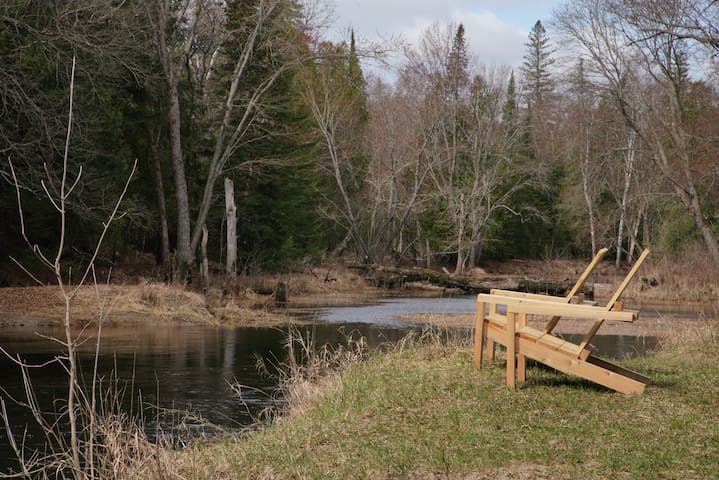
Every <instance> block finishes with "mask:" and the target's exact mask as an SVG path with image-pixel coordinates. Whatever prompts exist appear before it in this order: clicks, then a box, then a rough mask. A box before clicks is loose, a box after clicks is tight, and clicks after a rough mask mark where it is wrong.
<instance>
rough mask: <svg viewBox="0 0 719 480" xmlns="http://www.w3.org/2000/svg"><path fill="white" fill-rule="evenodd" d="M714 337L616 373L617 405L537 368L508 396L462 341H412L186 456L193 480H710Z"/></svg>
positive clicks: (684, 342)
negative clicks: (643, 386) (637, 387)
mask: <svg viewBox="0 0 719 480" xmlns="http://www.w3.org/2000/svg"><path fill="white" fill-rule="evenodd" d="M718 331H719V328H717V325H715V324H714V325H710V326H709V327H708V328H707V329H705V331H703V332H701V333H700V334H697V335H694V336H687V337H685V338H681V339H679V340H676V341H673V342H667V343H666V344H665V346H664V348H663V349H662V350H661V351H659V352H657V353H656V354H654V355H651V356H648V357H643V358H638V359H634V360H631V361H626V362H622V363H623V364H624V365H626V366H628V367H630V368H635V369H636V370H638V371H641V372H643V373H645V374H648V375H649V376H650V377H652V379H653V384H651V385H650V386H649V387H648V388H647V390H646V392H645V393H644V394H642V395H637V396H624V395H621V394H616V393H613V392H610V391H608V390H605V389H603V388H601V387H597V386H594V385H593V384H591V383H589V382H586V381H583V380H581V379H577V378H572V377H568V376H566V375H563V374H560V373H556V372H553V371H551V370H548V369H544V368H541V367H539V366H534V367H531V368H530V369H529V371H528V382H527V383H526V384H524V385H522V386H521V387H520V388H519V389H518V390H517V391H511V390H509V389H507V388H506V386H505V383H504V370H503V364H502V362H498V363H495V364H490V366H489V367H488V368H485V369H483V370H481V371H479V370H475V369H474V368H472V365H471V350H470V348H469V345H468V343H467V342H465V343H463V344H460V343H458V342H457V340H456V339H455V340H450V341H449V342H445V341H441V340H439V339H438V338H437V337H434V338H430V340H429V341H424V342H415V343H412V342H408V343H407V344H405V345H402V346H401V347H398V348H396V349H394V350H392V351H390V352H385V353H382V354H377V355H372V356H370V357H369V358H368V359H367V360H366V361H364V362H362V363H355V364H352V365H349V366H348V367H346V368H345V369H344V370H343V371H342V372H338V373H334V374H331V375H329V376H327V377H325V378H324V379H323V380H322V381H321V385H320V386H319V388H316V389H313V390H312V392H313V393H311V394H310V395H308V396H307V397H306V398H304V399H302V401H301V402H298V403H296V404H295V405H294V406H293V408H292V409H291V411H290V412H288V414H287V415H285V416H284V417H281V418H279V419H278V420H276V421H275V422H274V424H272V425H270V426H268V427H267V428H264V429H261V430H258V431H253V432H250V433H247V434H245V435H243V436H238V437H228V438H226V439H225V440H224V441H222V442H216V443H212V444H209V445H207V444H202V445H196V446H195V447H194V448H192V449H190V450H188V451H185V452H184V453H185V457H184V460H185V461H184V462H183V463H184V472H182V473H183V475H184V476H186V477H189V478H222V477H226V478H257V479H262V478H268V479H269V478H338V479H339V478H343V479H344V478H387V479H389V478H411V479H423V478H428V479H429V478H462V479H484V478H487V479H490V478H577V477H579V476H581V477H582V478H589V479H594V478H596V479H600V478H632V479H634V478H646V479H649V478H652V479H653V478H676V479H699V478H715V477H716V474H717V472H719V368H718V367H717V365H718V361H719V353H717V352H719V334H718V333H717V332H718Z"/></svg>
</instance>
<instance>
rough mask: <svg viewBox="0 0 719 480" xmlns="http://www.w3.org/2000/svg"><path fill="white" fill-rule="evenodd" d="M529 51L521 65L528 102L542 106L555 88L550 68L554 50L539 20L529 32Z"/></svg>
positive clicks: (527, 45) (530, 104) (529, 104)
mask: <svg viewBox="0 0 719 480" xmlns="http://www.w3.org/2000/svg"><path fill="white" fill-rule="evenodd" d="M525 46H526V47H527V51H526V52H525V54H524V57H523V58H524V62H523V63H522V66H521V67H520V70H521V72H522V75H524V83H525V85H526V87H527V88H526V92H527V104H528V106H529V107H530V108H531V106H532V105H538V106H541V105H542V104H543V103H544V101H545V100H547V97H548V95H549V94H551V92H552V89H553V81H552V74H551V73H550V71H549V68H550V67H551V66H552V65H553V64H554V62H555V59H554V58H552V54H553V53H554V50H553V49H552V48H551V46H550V43H549V37H548V36H547V32H546V30H545V29H544V26H543V25H542V22H541V20H537V23H535V24H534V27H532V30H531V31H530V32H529V40H528V42H527V43H525Z"/></svg>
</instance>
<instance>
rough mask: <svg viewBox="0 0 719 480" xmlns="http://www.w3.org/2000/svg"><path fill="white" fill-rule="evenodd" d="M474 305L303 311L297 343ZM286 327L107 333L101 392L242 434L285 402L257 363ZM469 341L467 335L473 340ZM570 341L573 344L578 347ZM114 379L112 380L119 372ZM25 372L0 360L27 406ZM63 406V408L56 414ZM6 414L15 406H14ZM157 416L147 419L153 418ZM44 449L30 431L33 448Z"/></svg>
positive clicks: (20, 420) (24, 415)
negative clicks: (108, 389)
mask: <svg viewBox="0 0 719 480" xmlns="http://www.w3.org/2000/svg"><path fill="white" fill-rule="evenodd" d="M475 305H476V304H475V297H460V298H455V299H449V298H440V299H437V298H434V299H429V298H413V299H390V300H388V301H386V302H382V303H380V304H377V305H371V306H362V307H335V308H323V309H315V310H311V311H305V312H304V314H303V315H304V316H305V317H307V316H309V317H311V318H313V319H314V321H315V323H314V324H313V325H310V326H304V327H302V329H301V334H302V335H303V336H304V337H305V338H312V339H313V340H314V342H315V343H316V344H318V345H322V344H325V343H329V344H333V345H337V344H341V343H344V342H345V341H346V338H347V336H348V335H354V336H355V338H357V337H358V336H363V337H365V338H366V340H367V344H368V345H369V346H378V345H382V344H387V343H389V344H392V343H396V342H397V341H398V340H400V339H401V338H403V337H404V336H405V335H406V334H407V333H408V332H409V331H410V330H411V329H412V328H415V327H411V326H409V325H407V324H405V323H403V322H401V321H400V320H398V317H399V316H401V315H408V314H414V313H440V314H447V315H451V314H469V313H472V312H473V311H474V309H475ZM286 331H287V329H286V328H216V327H199V326H172V325H161V326H154V327H148V326H142V325H140V326H133V327H132V328H122V327H114V328H112V329H106V330H105V332H104V333H103V341H102V343H101V349H100V351H101V354H100V358H99V370H100V372H101V375H102V377H103V382H104V385H108V384H109V383H110V381H111V376H112V375H115V376H116V377H117V378H118V379H119V383H120V384H121V385H123V384H126V385H127V386H128V390H131V391H132V392H134V394H130V392H129V391H128V393H127V395H126V398H125V401H124V408H126V409H128V410H129V409H130V408H132V409H134V410H135V411H137V405H138V400H137V399H138V395H139V394H141V397H142V401H143V406H147V405H152V406H159V407H161V408H171V409H178V410H190V411H193V412H197V413H200V414H201V415H202V416H203V417H204V418H205V419H206V420H207V421H208V422H211V423H213V424H217V425H221V426H223V427H224V428H230V429H232V428H240V427H242V426H246V425H248V424H250V423H252V422H253V421H254V420H255V419H256V418H257V417H258V416H259V415H260V412H261V411H262V410H263V409H265V408H266V407H268V406H272V405H277V404H278V403H279V402H281V399H278V398H276V397H275V395H274V390H275V387H276V383H275V382H276V380H275V378H272V377H268V376H266V375H263V374H261V373H260V372H259V370H258V368H257V362H258V359H264V360H265V362H266V363H268V364H278V363H281V362H283V361H284V360H285V358H286V357H285V356H286V350H285V348H284V343H285V340H286V337H287V333H286ZM41 333H42V334H43V335H45V336H49V337H53V336H54V337H57V338H62V337H63V336H64V333H63V332H62V330H61V329H52V328H47V327H45V328H44V329H43V330H42V331H41ZM470 333H471V332H470V331H469V330H467V334H470ZM570 339H572V340H574V341H577V339H576V338H571V337H570ZM593 343H594V344H595V346H596V347H597V349H598V352H599V353H600V354H602V355H607V356H612V357H620V358H623V357H626V356H628V355H633V354H637V353H643V352H645V351H647V350H651V349H653V348H654V347H655V343H656V339H652V338H651V337H640V338H637V337H630V336H598V337H595V339H594V342H593ZM0 345H2V347H3V348H4V349H5V350H6V351H8V352H9V353H10V354H13V355H14V354H20V355H21V356H22V358H23V359H24V360H25V361H26V362H28V363H33V364H40V363H44V362H47V361H48V360H51V359H53V358H55V357H56V356H57V355H58V354H59V351H60V349H59V346H58V344H57V343H56V342H52V341H50V340H47V339H46V338H42V337H40V336H38V335H36V334H35V332H34V330H33V329H31V328H23V327H18V328H12V329H4V330H2V331H0ZM94 348H95V343H94V340H90V341H88V342H85V343H84V344H83V345H82V347H81V352H80V363H81V365H82V369H83V372H84V375H85V378H86V381H87V382H89V381H90V373H91V369H92V365H93V352H94ZM113 372H114V373H113ZM21 378H22V377H21V374H20V369H19V367H18V366H17V365H15V364H14V363H13V362H12V361H11V360H10V359H8V358H7V357H6V356H4V355H0V387H2V388H3V389H4V390H5V393H2V397H3V398H6V399H7V398H8V395H10V396H13V397H17V398H20V399H24V389H23V385H22V383H21ZM65 378H66V377H65V373H64V371H63V369H62V368H61V367H60V366H59V365H57V364H53V365H50V366H47V367H44V368H41V369H34V370H33V371H32V379H33V382H34V385H35V390H36V393H37V395H38V399H39V401H40V402H41V404H42V405H43V406H45V408H48V409H49V408H51V407H53V401H54V400H55V399H57V398H63V397H65V395H66V388H67V386H66V379H65ZM231 382H237V383H239V384H242V385H244V386H246V387H247V388H245V389H243V390H242V399H239V398H238V397H237V396H236V395H235V394H234V393H233V391H232V389H231V388H230V386H229V384H230V383H231ZM60 407H62V405H58V408H60ZM8 408H12V405H11V404H10V403H8ZM153 411H154V410H152V409H150V411H149V412H146V418H148V419H152V418H153V417H154V414H153ZM10 416H11V418H12V419H13V423H14V426H15V427H16V429H15V430H16V432H19V431H21V428H22V427H23V426H24V425H25V424H27V423H30V422H31V420H32V419H31V417H30V415H29V413H28V412H27V410H26V409H17V408H16V409H13V410H12V411H11V412H10ZM33 441H34V442H36V443H37V442H39V438H38V437H37V436H33V432H32V431H30V436H29V437H28V442H29V443H32V442H33ZM8 448H9V446H8V443H7V438H6V437H5V432H4V429H2V428H0V471H7V468H8V466H9V465H10V463H8V459H9V458H10V454H9V450H8Z"/></svg>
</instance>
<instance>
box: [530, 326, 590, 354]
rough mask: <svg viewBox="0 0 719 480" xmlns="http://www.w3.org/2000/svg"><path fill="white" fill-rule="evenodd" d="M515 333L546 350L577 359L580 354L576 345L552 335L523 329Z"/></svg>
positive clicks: (532, 329) (531, 329)
mask: <svg viewBox="0 0 719 480" xmlns="http://www.w3.org/2000/svg"><path fill="white" fill-rule="evenodd" d="M517 333H518V335H519V336H520V337H523V338H526V339H527V340H530V341H533V342H535V343H539V344H541V345H544V346H546V347H547V348H551V349H552V350H556V351H558V352H560V353H563V354H565V355H569V356H570V357H577V356H579V355H580V354H581V352H580V351H579V347H578V346H577V345H576V344H574V343H572V342H570V341H568V340H562V339H561V338H557V337H555V336H553V335H548V334H545V333H544V332H542V331H540V330H537V329H536V328H532V327H524V328H522V329H521V330H518V331H517ZM590 353H591V352H587V355H589V354H590Z"/></svg>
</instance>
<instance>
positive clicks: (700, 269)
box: [626, 251, 719, 303]
mask: <svg viewBox="0 0 719 480" xmlns="http://www.w3.org/2000/svg"><path fill="white" fill-rule="evenodd" d="M708 261H709V260H708V259H707V257H706V255H703V254H702V253H701V252H698V251H697V252H695V253H693V254H687V255H685V256H684V258H682V259H679V260H671V259H667V258H665V257H656V258H653V257H652V256H650V257H649V258H648V259H647V262H646V264H645V265H643V266H642V268H641V270H640V272H639V274H638V275H637V277H638V278H637V279H636V280H635V281H634V282H632V284H631V285H630V286H629V288H628V289H627V292H626V296H627V297H630V298H635V299H640V300H647V301H649V300H652V301H674V302H681V303H687V302H696V303H709V302H715V301H717V299H719V272H717V270H716V269H714V268H710V267H709V268H708V266H707V262H708Z"/></svg>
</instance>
